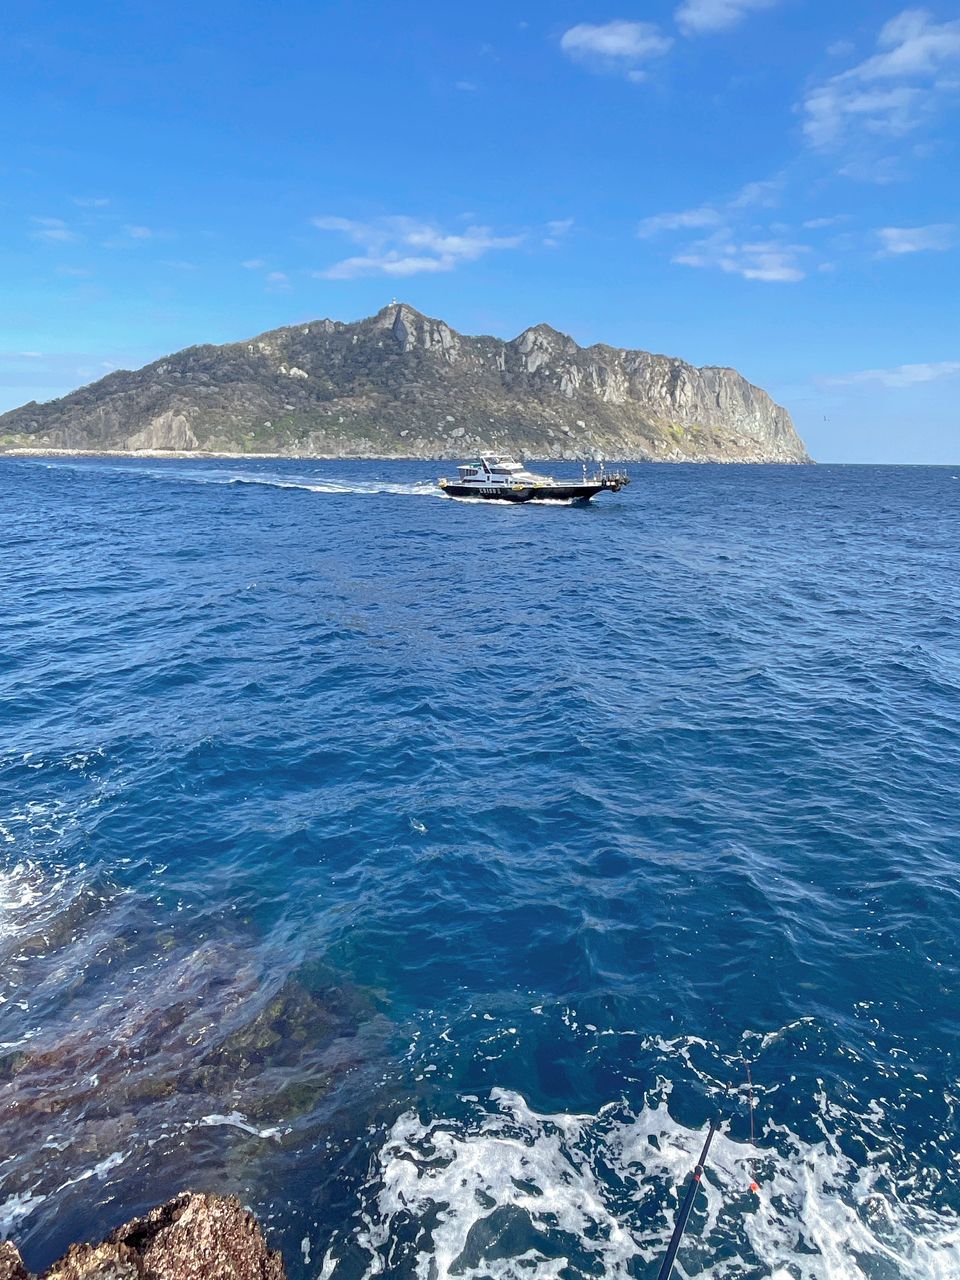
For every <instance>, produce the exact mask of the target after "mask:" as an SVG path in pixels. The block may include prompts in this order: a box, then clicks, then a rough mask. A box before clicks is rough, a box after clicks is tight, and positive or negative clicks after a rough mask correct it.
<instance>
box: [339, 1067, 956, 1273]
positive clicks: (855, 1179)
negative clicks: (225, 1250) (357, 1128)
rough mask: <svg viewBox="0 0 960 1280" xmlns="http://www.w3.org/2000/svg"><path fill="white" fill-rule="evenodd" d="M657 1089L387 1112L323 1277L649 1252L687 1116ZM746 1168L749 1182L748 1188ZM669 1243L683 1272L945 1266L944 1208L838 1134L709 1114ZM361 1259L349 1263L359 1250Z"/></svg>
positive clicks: (952, 1235) (550, 1267)
mask: <svg viewBox="0 0 960 1280" xmlns="http://www.w3.org/2000/svg"><path fill="white" fill-rule="evenodd" d="M668 1096H669V1087H668V1086H664V1085H661V1087H660V1089H659V1100H658V1101H657V1102H655V1103H654V1104H653V1105H651V1106H649V1107H647V1108H645V1109H644V1110H643V1111H642V1112H641V1113H640V1114H639V1115H635V1114H632V1113H630V1112H629V1111H627V1109H626V1108H625V1107H623V1106H622V1105H619V1104H616V1105H612V1106H610V1107H606V1108H603V1109H601V1111H600V1112H599V1113H598V1114H597V1115H570V1114H562V1113H561V1114H555V1115H541V1114H538V1113H537V1112H535V1111H533V1110H532V1109H531V1108H530V1107H529V1106H528V1105H527V1104H526V1102H525V1101H524V1099H523V1098H522V1097H521V1096H520V1095H519V1094H517V1093H513V1092H510V1091H507V1090H504V1089H495V1090H493V1091H492V1093H491V1095H490V1100H489V1104H488V1105H484V1104H481V1103H480V1102H479V1101H478V1100H476V1099H473V1098H464V1099H463V1100H464V1101H465V1102H468V1103H470V1104H471V1114H470V1115H469V1116H468V1118H467V1119H465V1120H460V1121H452V1120H449V1119H432V1120H427V1121H423V1120H422V1119H421V1118H420V1117H419V1116H418V1115H417V1114H416V1113H415V1112H413V1111H408V1112H407V1113H405V1114H404V1115H402V1116H401V1117H400V1118H399V1119H398V1120H397V1121H396V1123H395V1124H394V1125H393V1127H392V1128H391V1129H390V1131H389V1133H388V1134H387V1135H386V1140H385V1141H384V1143H383V1145H382V1146H381V1148H380V1150H379V1151H378V1152H377V1154H376V1156H375V1157H374V1160H373V1163H372V1168H371V1171H370V1176H369V1180H368V1182H367V1184H366V1186H365V1187H364V1189H363V1192H362V1196H361V1199H362V1204H361V1206H360V1207H359V1209H358V1211H357V1214H356V1226H355V1229H354V1230H353V1231H352V1232H351V1231H349V1230H348V1231H347V1232H345V1233H344V1234H342V1235H341V1236H340V1237H339V1238H337V1237H335V1238H334V1240H333V1241H332V1243H331V1246H330V1248H329V1250H328V1252H327V1255H326V1258H325V1260H324V1265H323V1269H322V1271H321V1276H322V1277H324V1280H330V1278H332V1277H336V1278H337V1280H346V1277H350V1278H351V1280H355V1278H356V1280H359V1278H360V1277H362V1278H363V1280H367V1277H373V1276H376V1275H382V1274H385V1273H389V1274H392V1275H409V1276H416V1277H418V1280H429V1278H430V1277H432V1276H436V1275H441V1276H444V1275H458V1276H465V1277H477V1278H479V1277H488V1276H489V1277H493V1278H495V1280H520V1277H530V1276H532V1275H536V1276H537V1278H538V1280H543V1277H553V1278H554V1280H561V1277H570V1276H571V1275H590V1276H609V1277H624V1278H626V1277H629V1276H634V1275H637V1274H639V1271H638V1264H641V1265H642V1266H647V1265H652V1264H654V1263H656V1262H657V1261H658V1260H659V1259H660V1258H661V1257H662V1255H663V1252H664V1250H665V1248H666V1245H667V1242H668V1240H669V1237H670V1233H671V1230H672V1227H673V1220H674V1217H675V1214H676V1210H677V1207H678V1193H679V1194H682V1190H683V1184H684V1182H685V1180H686V1178H687V1177H688V1176H689V1173H690V1170H691V1168H692V1166H693V1164H694V1163H695V1161H696V1159H697V1155H698V1152H699V1150H700V1147H701V1145H702V1142H703V1138H704V1134H705V1128H704V1129H703V1130H697V1129H689V1128H685V1127H684V1126H682V1125H680V1124H678V1123H677V1122H676V1121H675V1120H674V1119H673V1118H672V1117H671V1115H670V1112H669V1110H668V1106H667V1102H668ZM754 1179H756V1181H757V1182H758V1183H759V1186H760V1189H759V1192H758V1193H757V1194H754V1193H753V1192H752V1191H751V1190H750V1184H751V1182H752V1181H753V1180H754ZM702 1187H703V1192H702V1193H701V1195H700V1197H699V1199H698V1203H697V1207H696V1208H695V1210H694V1217H693V1219H692V1221H691V1225H690V1228H689V1231H688V1235H687V1237H685V1240H684V1243H683V1246H682V1248H681V1253H680V1263H681V1265H682V1271H681V1272H680V1274H683V1275H686V1276H687V1277H694V1276H701V1277H706V1276H710V1277H711V1278H712V1280H717V1278H718V1277H730V1278H731V1280H732V1278H733V1277H738V1278H741V1280H746V1277H760V1276H764V1277H771V1278H772V1280H863V1278H864V1277H876V1276H881V1275H882V1276H885V1277H890V1278H891V1280H892V1278H893V1277H898V1278H904V1277H909V1278H910V1280H934V1278H935V1277H944V1276H946V1275H957V1274H960V1222H958V1219H957V1218H956V1217H955V1216H953V1215H951V1214H949V1213H938V1212H936V1211H935V1210H933V1209H929V1208H924V1207H923V1206H922V1205H921V1204H919V1203H918V1201H917V1198H916V1197H915V1196H911V1197H910V1198H909V1199H908V1198H907V1196H906V1195H904V1196H903V1197H902V1198H901V1196H900V1195H899V1194H898V1190H899V1189H898V1188H897V1186H896V1182H895V1180H894V1178H893V1177H892V1175H891V1171H890V1169H889V1167H888V1166H887V1165H886V1164H883V1163H879V1164H877V1163H874V1164H872V1165H870V1166H869V1168H864V1167H860V1166H857V1165H855V1164H854V1162H853V1161H852V1160H851V1159H850V1158H849V1157H848V1156H847V1155H845V1154H844V1152H843V1151H842V1149H841V1145H840V1141H839V1138H838V1136H837V1135H835V1134H831V1133H830V1132H828V1131H827V1130H826V1129H824V1138H823V1141H822V1142H818V1143H815V1144H810V1143H806V1142H804V1141H802V1140H801V1139H800V1138H798V1137H797V1136H796V1135H795V1134H793V1133H792V1132H790V1131H789V1130H788V1129H786V1128H782V1127H778V1126H768V1129H767V1131H766V1132H765V1133H764V1135H763V1138H762V1145H758V1146H757V1147H754V1146H752V1145H751V1144H749V1143H744V1142H737V1141H734V1140H733V1139H732V1138H731V1137H730V1136H729V1133H728V1132H725V1131H724V1128H721V1130H720V1132H718V1134H717V1136H716V1139H715V1142H714V1147H713V1149H712V1153H711V1157H710V1162H709V1167H708V1169H707V1172H706V1174H705V1176H704V1179H703V1183H702ZM361 1258H362V1259H363V1261H362V1263H361V1262H360V1261H359V1259H361Z"/></svg>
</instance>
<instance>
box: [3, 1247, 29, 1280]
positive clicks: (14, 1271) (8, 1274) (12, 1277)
mask: <svg viewBox="0 0 960 1280" xmlns="http://www.w3.org/2000/svg"><path fill="white" fill-rule="evenodd" d="M0 1280H27V1269H26V1267H25V1266H24V1265H23V1259H22V1258H21V1257H20V1251H19V1250H18V1249H17V1247H16V1245H14V1244H11V1243H10V1241H9V1240H0Z"/></svg>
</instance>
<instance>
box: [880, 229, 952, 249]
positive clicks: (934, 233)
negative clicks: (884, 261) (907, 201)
mask: <svg viewBox="0 0 960 1280" xmlns="http://www.w3.org/2000/svg"><path fill="white" fill-rule="evenodd" d="M877 235H878V236H879V238H880V242H881V244H882V246H883V247H882V248H881V250H880V255H881V257H891V256H894V255H896V254H900V253H922V252H924V251H925V250H928V249H933V250H940V251H942V250H944V249H952V248H953V246H954V244H955V243H956V237H957V228H956V227H955V226H954V224H953V223H952V222H935V223H931V225H930V226H927V227H880V228H879V229H878V231H877Z"/></svg>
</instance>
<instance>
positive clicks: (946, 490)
mask: <svg viewBox="0 0 960 1280" xmlns="http://www.w3.org/2000/svg"><path fill="white" fill-rule="evenodd" d="M435 470H436V468H435V466H434V465H433V464H414V463H381V462H368V463H348V462H299V461H297V462H293V461H289V460H286V461H253V460H250V461H244V462H231V461H182V460H181V461H174V460H170V461H163V462H160V461H157V462H153V461H148V460H143V459H138V460H110V459H72V460H71V459H33V458H31V459H10V458H7V459H3V460H0V526H2V529H0V533H2V547H3V553H2V558H0V604H2V613H0V714H2V726H3V733H2V739H0V1001H2V1003H0V1127H2V1137H3V1141H2V1144H0V1145H2V1150H0V1235H4V1234H8V1235H10V1236H12V1238H14V1239H15V1240H16V1241H17V1242H18V1244H19V1245H20V1247H21V1249H22V1252H23V1253H24V1256H25V1257H26V1259H27V1261H28V1263H29V1264H31V1265H32V1266H34V1267H40V1266H43V1265H45V1264H46V1263H48V1262H49V1261H51V1260H52V1259H53V1258H54V1257H56V1256H57V1255H58V1254H59V1253H60V1252H61V1251H62V1250H63V1249H64V1248H65V1247H66V1245H67V1244H68V1243H70V1242H71V1241H73V1240H76V1239H83V1238H86V1239H98V1238H100V1237H101V1236H102V1235H103V1234H104V1233H105V1232H106V1231H107V1230H109V1229H110V1228H112V1227H113V1226H115V1225H117V1224H118V1223H119V1222H121V1221H123V1220H124V1219H126V1218H127V1217H129V1216H130V1215H131V1214H132V1213H136V1212H139V1211H142V1210H143V1209H145V1208H146V1207H148V1206H150V1205H153V1204H155V1203H157V1202H158V1201H160V1200H161V1199H163V1198H165V1197H166V1196H168V1195H170V1194H173V1193H174V1192H175V1191H177V1190H179V1189H181V1188H182V1187H185V1186H191V1187H197V1188H201V1189H209V1190H216V1191H233V1192H236V1193H238V1194H239V1195H240V1196H241V1198H242V1199H243V1200H244V1201H245V1203H247V1204H249V1205H250V1206H251V1207H252V1208H253V1209H255V1210H256V1212H257V1213H258V1214H259V1215H260V1217H261V1219H262V1220H263V1222H264V1223H265V1225H266V1227H267V1229H268V1232H269V1235H270V1240H271V1243H273V1244H274V1245H276V1246H277V1247H280V1248H282V1249H283V1251H284V1254H285V1257H286V1261H287V1265H288V1269H289V1272H290V1274H291V1276H293V1277H296V1278H297V1280H300V1278H301V1277H307V1276H309V1277H314V1276H323V1277H326V1278H329V1280H361V1278H363V1277H369V1276H373V1275H388V1276H397V1277H422V1278H423V1280H430V1278H432V1277H436V1278H437V1280H439V1278H441V1277H444V1276H447V1275H455V1276H463V1277H470V1278H472V1277H476V1278H477V1280H479V1278H480V1277H488V1276H489V1277H496V1278H497V1280H501V1278H508V1277H533V1276H536V1277H542V1276H547V1277H557V1278H558V1280H561V1278H562V1280H574V1278H575V1277H588V1276H589V1277H600V1276H618V1277H619V1276H624V1277H626V1276H635V1277H645V1276H652V1275H654V1274H655V1273H656V1267H657V1263H658V1260H659V1257H660V1255H661V1253H662V1250H663V1247H664V1245H665V1242H666V1240H667V1238H668V1236H669V1232H670V1227H671V1224H672V1220H673V1216H674V1214H675V1212H676V1207H677V1188H678V1187H680V1186H681V1185H682V1182H683V1179H684V1177H685V1175H686V1173H687V1172H688V1170H689V1168H690V1166H691V1164H692V1163H693V1160H694V1158H695V1156H696V1153H697V1151H698V1150H699V1146H700V1143H701V1141H702V1138H703V1135H704V1133H705V1130H706V1125H707V1123H708V1121H709V1118H710V1116H711V1115H712V1114H713V1112H714V1111H715V1110H716V1108H717V1107H718V1106H720V1107H721V1108H722V1113H723V1116H724V1120H723V1125H722V1131H721V1134H720V1136H719V1137H718V1139H717V1142H716V1145H715V1148H714V1152H713V1156H712V1159H711V1164H710V1168H709V1170H708V1173H707V1176H706V1178H705V1180H704V1187H705V1193H704V1194H703V1195H702V1196H701V1198H700V1201H699V1203H698V1208H697V1210H696V1211H695V1214H694V1217H693V1220H692V1222H691V1227H690V1230H689V1233H688V1236H687V1238H686V1242H685V1244H684V1246H683V1249H682V1250H681V1254H680V1262H681V1266H682V1274H683V1275H685V1276H687V1277H694V1276H701V1277H706V1276H710V1277H720V1276H722V1277H743V1278H747V1277H750V1278H752V1277H761V1276H774V1277H777V1280H787V1278H788V1277H790V1278H793V1280H814V1278H816V1280H826V1278H828V1277H829V1280H838V1278H841V1280H842V1278H844V1277H870V1278H871V1280H893V1278H894V1277H924V1278H926V1277H953V1276H957V1275H960V1216H958V1214H960V1190H958V1176H957V1157H958V1145H960V1143H958V1131H957V1114H956V1108H957V1105H958V1100H960V1079H958V1065H960V1013H958V1000H957V997H958V976H960V948H958V919H960V876H958V872H960V797H958V783H957V779H958V777H960V477H958V474H957V472H956V469H954V470H951V469H949V468H880V467H870V468H868V467H827V466H821V467H810V468H780V467H768V468H758V467H712V466H701V467H695V466H675V467H671V466H653V465H650V466H636V467H634V468H633V475H634V482H633V484H632V486H631V487H630V488H629V489H628V490H626V491H624V492H623V493H621V494H618V495H616V496H612V495H601V497H600V498H598V499H597V500H596V501H595V502H594V503H592V504H590V505H589V506H586V507H579V506H569V507H566V506H563V507H553V506H547V505H529V506H518V507H514V506H508V505H502V506H501V505H499V504H484V503H477V502H456V501H452V500H449V499H445V498H442V497H440V496H437V493H436V491H435V489H434V487H433V485H432V483H431V481H432V479H433V473H434V471H435ZM570 470H571V471H573V470H574V469H572V468H571V469H570ZM748 1066H749V1070H750V1073H751V1077H752V1081H753V1094H754V1102H755V1106H754V1108H753V1112H752V1119H753V1124H752V1126H751V1109H750V1106H749V1103H748V1093H747V1088H746V1079H747V1076H746V1072H747V1068H748ZM728 1085H731V1086H732V1089H731V1092H730V1094H729V1095H728V1096H727V1098H726V1100H725V1101H724V1100H722V1094H723V1090H724V1089H725V1088H726V1087H727V1086H728ZM751 1127H752V1129H753V1137H752V1139H751ZM753 1180H755V1181H756V1182H757V1184H758V1185H759V1191H758V1192H757V1193H753V1192H751V1190H750V1183H751V1181H753Z"/></svg>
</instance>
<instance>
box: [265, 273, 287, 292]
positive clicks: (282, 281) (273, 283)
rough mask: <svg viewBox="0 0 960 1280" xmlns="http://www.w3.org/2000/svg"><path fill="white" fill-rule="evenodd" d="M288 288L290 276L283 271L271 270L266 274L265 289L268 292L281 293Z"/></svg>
mask: <svg viewBox="0 0 960 1280" xmlns="http://www.w3.org/2000/svg"><path fill="white" fill-rule="evenodd" d="M289 288H290V277H289V276H288V275H287V273H286V272H285V271H271V272H269V273H268V275H267V290H268V291H269V292H270V293H281V292H283V291H284V290H286V289H289Z"/></svg>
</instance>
